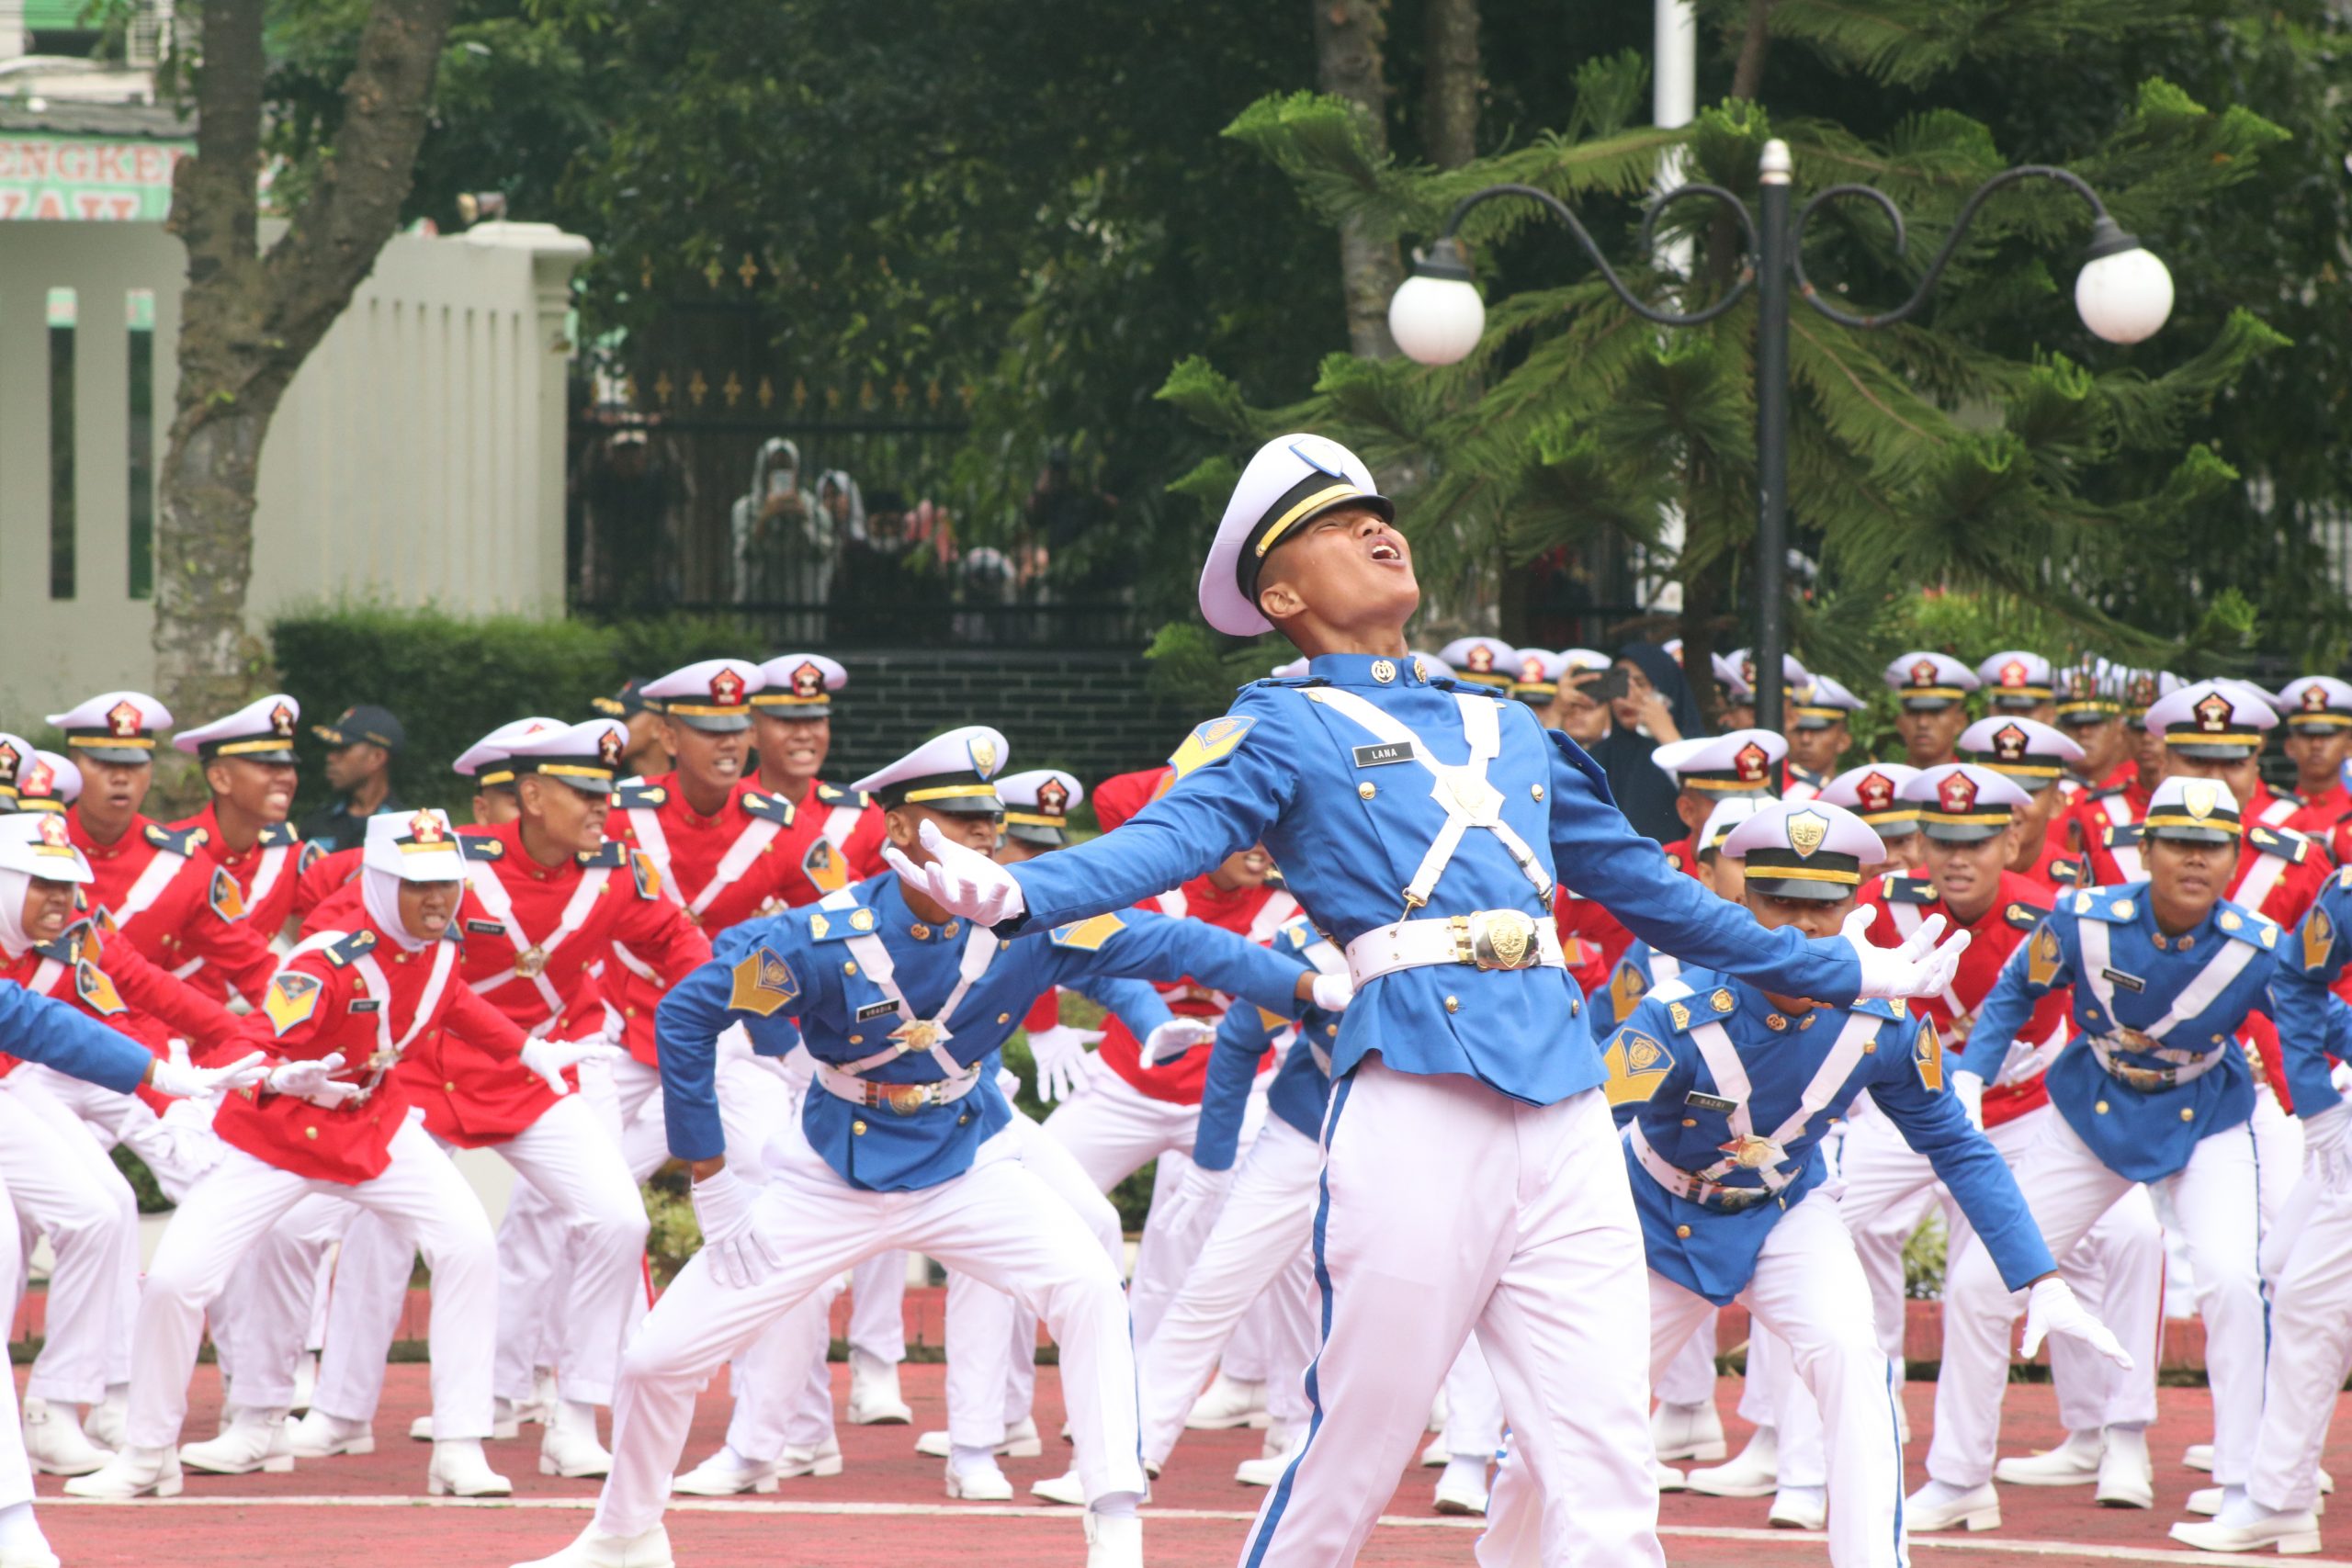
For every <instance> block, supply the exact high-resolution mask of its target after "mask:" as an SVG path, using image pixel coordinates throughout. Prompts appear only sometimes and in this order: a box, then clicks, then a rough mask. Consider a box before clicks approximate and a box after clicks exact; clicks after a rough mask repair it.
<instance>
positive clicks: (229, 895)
mask: <svg viewBox="0 0 2352 1568" xmlns="http://www.w3.org/2000/svg"><path fill="white" fill-rule="evenodd" d="M204 901H205V902H206V903H207V904H209V905H211V906H212V912H213V913H214V914H216V915H218V916H220V918H221V919H224V920H242V919H244V918H245V890H244V889H243V888H242V887H240V886H237V879H236V878H235V877H233V876H232V875H230V874H229V868H228V867H227V866H225V865H216V866H214V867H213V868H212V880H211V881H210V882H209V883H207V884H206V885H205V888H204Z"/></svg>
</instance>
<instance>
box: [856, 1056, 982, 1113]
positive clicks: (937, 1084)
mask: <svg viewBox="0 0 2352 1568" xmlns="http://www.w3.org/2000/svg"><path fill="white" fill-rule="evenodd" d="M817 1081H818V1083H820V1084H821V1085H822V1086H823V1087H824V1089H825V1092H826V1093H828V1094H830V1095H831V1096H832V1097H833V1098H834V1099H836V1100H848V1101H849V1102H850V1103H851V1104H852V1105H863V1106H865V1108H866V1109H867V1110H868V1111H893V1112H896V1113H897V1114H898V1115H900V1116H912V1115H913V1114H914V1113H915V1112H916V1111H922V1110H924V1109H925V1108H927V1107H930V1106H933V1105H953V1104H955V1103H956V1101H957V1100H961V1099H963V1098H964V1097H965V1096H966V1095H967V1094H969V1093H971V1092H972V1091H973V1090H974V1089H978V1088H979V1087H980V1071H979V1069H978V1067H972V1068H967V1069H966V1070H965V1071H964V1072H963V1073H960V1074H958V1075H957V1076H956V1077H952V1078H939V1079H935V1080H933V1082H931V1083H877V1082H876V1081H875V1080H874V1079H872V1078H862V1077H857V1076H856V1075H855V1074H854V1073H845V1072H843V1071H842V1070H841V1069H840V1068H839V1067H836V1066H832V1065H831V1064H830V1063H826V1062H820V1063H818V1064H817Z"/></svg>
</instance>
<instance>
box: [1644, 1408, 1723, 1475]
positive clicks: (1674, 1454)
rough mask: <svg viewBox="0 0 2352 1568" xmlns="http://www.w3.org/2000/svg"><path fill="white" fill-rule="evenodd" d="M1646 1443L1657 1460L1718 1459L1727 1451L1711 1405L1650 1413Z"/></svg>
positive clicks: (1718, 1416)
mask: <svg viewBox="0 0 2352 1568" xmlns="http://www.w3.org/2000/svg"><path fill="white" fill-rule="evenodd" d="M1650 1440H1651V1441H1652V1442H1653V1443H1655V1444H1657V1457H1658V1458H1660V1459H1699V1460H1719V1459H1721V1458H1723V1457H1724V1455H1725V1454H1727V1453H1729V1452H1730V1451H1731V1448H1730V1445H1729V1444H1727V1443H1725V1442H1724V1418H1723V1415H1722V1413H1721V1412H1719V1411H1717V1410H1716V1409H1715V1407H1714V1405H1713V1404H1666V1403H1664V1402H1663V1401H1661V1402H1660V1403H1659V1404H1658V1407H1657V1409H1656V1410H1654V1411H1652V1412H1651V1413H1650Z"/></svg>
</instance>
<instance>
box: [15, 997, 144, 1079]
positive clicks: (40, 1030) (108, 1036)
mask: <svg viewBox="0 0 2352 1568" xmlns="http://www.w3.org/2000/svg"><path fill="white" fill-rule="evenodd" d="M0 1052H5V1053H6V1054H7V1055H11V1056H19V1057H22V1058H23V1059H24V1060H26V1061H28V1062H39V1063H40V1065H41V1066H45V1067H54V1068H56V1069H57V1070H58V1071H59V1072H61V1073H64V1074H66V1075H67V1076H69V1077H77V1078H82V1079H85V1080H86V1081H87V1082H90V1083H94V1084H99V1085H102V1086H104V1087H105V1088H107V1089H113V1090H115V1091H116V1092H117V1093H119V1094H129V1093H130V1091H131V1090H132V1089H137V1088H138V1087H139V1085H140V1084H141V1081H143V1080H144V1079H145V1078H146V1077H147V1069H148V1068H149V1067H151V1066H154V1063H155V1058H154V1056H153V1055H152V1054H150V1053H149V1051H148V1049H147V1048H146V1047H145V1046H144V1045H141V1044H140V1043H139V1042H137V1041H136V1040H132V1039H130V1038H128V1037H126V1036H124V1035H121V1034H118V1033H116V1032H114V1031H113V1030H111V1029H108V1028H107V1026H106V1025H105V1024H103V1023H100V1022H99V1021H97V1020H96V1019H94V1018H91V1017H88V1016H87V1015H85V1014H84V1013H81V1012H77V1011H75V1010H74V1009H73V1008H70V1007H68V1006H66V1005H65V1004H64V1003H63V1002H61V1001H56V1000H53V999H52V998H48V997H39V996H35V995H34V994H33V993H32V992H30V991H28V990H26V989H25V988H24V987H22V986H19V985H17V983H16V982H15V981H14V980H0Z"/></svg>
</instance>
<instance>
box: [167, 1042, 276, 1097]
mask: <svg viewBox="0 0 2352 1568" xmlns="http://www.w3.org/2000/svg"><path fill="white" fill-rule="evenodd" d="M268 1060H269V1058H268V1057H266V1056H265V1055H262V1054H261V1053H260V1052H259V1051H254V1052H250V1053H248V1054H247V1055H243V1056H240V1057H238V1058H237V1059H236V1060H235V1061H233V1062H232V1063H230V1064H229V1065H228V1066H225V1067H199V1066H196V1065H195V1064H193V1063H192V1062H190V1061H189V1060H188V1059H187V1041H185V1040H175V1041H173V1042H172V1043H171V1055H168V1056H165V1057H162V1058H160V1059H158V1060H157V1062H156V1063H155V1065H154V1066H153V1067H151V1068H149V1069H148V1072H147V1084H148V1087H149V1088H151V1089H153V1090H154V1091H155V1092H156V1093H158V1094H168V1095H173V1096H175V1097H177V1098H178V1099H181V1100H217V1099H219V1098H220V1096H222V1095H224V1094H231V1093H234V1092H235V1091H236V1090H238V1089H250V1088H251V1087H253V1086H254V1084H257V1083H259V1082H261V1080H262V1079H264V1078H265V1077H268V1076H269V1068H268V1066H266V1063H267V1062H268Z"/></svg>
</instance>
